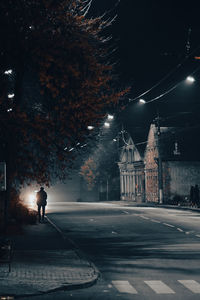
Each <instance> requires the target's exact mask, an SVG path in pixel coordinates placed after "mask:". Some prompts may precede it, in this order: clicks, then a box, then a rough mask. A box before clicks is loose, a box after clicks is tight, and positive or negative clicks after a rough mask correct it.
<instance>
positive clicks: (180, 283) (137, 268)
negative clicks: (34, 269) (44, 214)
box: [43, 203, 200, 300]
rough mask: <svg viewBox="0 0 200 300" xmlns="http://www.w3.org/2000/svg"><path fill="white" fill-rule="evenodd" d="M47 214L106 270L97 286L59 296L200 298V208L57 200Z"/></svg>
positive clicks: (64, 297)
mask: <svg viewBox="0 0 200 300" xmlns="http://www.w3.org/2000/svg"><path fill="white" fill-rule="evenodd" d="M48 216H49V218H50V219H51V220H52V221H53V222H54V223H55V224H56V225H57V226H58V227H60V228H61V229H62V231H63V232H64V234H65V235H66V236H67V237H69V238H70V239H72V240H73V241H74V242H75V244H76V245H78V247H79V248H80V249H81V250H82V251H83V252H84V253H85V254H86V256H87V257H88V258H89V259H90V260H91V261H92V262H93V263H94V264H95V265H96V266H97V268H98V269H99V271H100V272H101V278H100V279H99V281H98V282H97V284H96V285H95V286H93V287H90V288H87V289H82V290H77V291H71V292H70V291H69V292H60V293H58V294H57V296H56V299H58V300H59V299H68V298H69V299H84V300H86V299H95V300H96V299H102V297H103V298H104V300H107V299H116V298H119V299H125V300H126V299H127V300H128V299H136V300H137V299H140V300H141V299H148V300H151V299H166V300H168V299H176V300H179V299H183V300H186V299H187V300H188V299H200V213H198V212H192V211H185V210H178V209H166V208H150V207H143V208H142V207H140V208H139V207H122V206H121V207H120V206H118V205H111V204H103V203H57V204H55V205H54V206H53V205H51V206H49V208H48ZM66 297H67V298H66ZM43 299H50V298H48V297H47V298H46V297H43Z"/></svg>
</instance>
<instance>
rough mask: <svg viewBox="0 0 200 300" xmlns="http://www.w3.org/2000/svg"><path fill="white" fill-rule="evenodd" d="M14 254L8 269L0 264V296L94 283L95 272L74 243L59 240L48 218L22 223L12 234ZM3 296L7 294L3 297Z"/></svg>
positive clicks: (34, 292)
mask: <svg viewBox="0 0 200 300" xmlns="http://www.w3.org/2000/svg"><path fill="white" fill-rule="evenodd" d="M12 240H13V243H14V256H13V261H12V267H11V272H10V273H9V272H8V266H7V265H6V264H3V265H0V299H5V298H1V297H3V296H4V295H9V296H14V297H15V298H20V297H22V295H24V296H25V299H26V297H28V296H29V297H30V296H31V295H38V294H42V295H44V294H45V293H49V292H51V291H54V290H58V289H73V288H80V287H85V286H88V285H91V284H94V282H95V281H96V279H97V278H98V273H97V272H96V269H95V268H94V266H92V265H91V263H90V262H88V261H87V260H86V259H85V258H84V257H82V256H81V255H79V252H78V251H76V249H74V246H73V245H72V244H71V243H70V242H69V241H68V240H63V239H62V238H61V236H60V235H59V234H58V232H57V231H56V230H55V229H54V228H53V227H52V225H50V224H49V223H48V222H46V223H43V224H36V225H30V226H26V229H25V231H24V233H23V234H21V235H17V236H13V237H12ZM6 299H7V298H6Z"/></svg>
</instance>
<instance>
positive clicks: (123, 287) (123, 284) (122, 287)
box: [112, 280, 138, 294]
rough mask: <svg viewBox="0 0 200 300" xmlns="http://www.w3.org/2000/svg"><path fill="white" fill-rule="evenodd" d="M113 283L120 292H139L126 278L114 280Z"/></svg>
mask: <svg viewBox="0 0 200 300" xmlns="http://www.w3.org/2000/svg"><path fill="white" fill-rule="evenodd" d="M112 283H113V285H114V286H115V287H116V289H117V290H118V291H119V292H120V293H127V294H137V293H138V292H137V291H136V289H135V288H134V287H133V286H132V285H130V283H129V282H128V281H125V280H113V281H112Z"/></svg>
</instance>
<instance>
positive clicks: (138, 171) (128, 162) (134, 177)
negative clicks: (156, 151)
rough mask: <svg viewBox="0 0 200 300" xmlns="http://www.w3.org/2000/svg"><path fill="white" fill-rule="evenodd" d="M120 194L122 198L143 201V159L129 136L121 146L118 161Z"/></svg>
mask: <svg viewBox="0 0 200 300" xmlns="http://www.w3.org/2000/svg"><path fill="white" fill-rule="evenodd" d="M118 166H119V169H120V195H121V199H122V200H133V201H136V202H144V201H145V198H144V196H145V185H144V184H145V181H144V161H143V156H142V154H141V153H140V152H139V151H138V149H137V147H136V146H135V145H134V143H133V140H132V138H131V137H129V138H128V141H127V143H126V145H124V146H123V148H122V151H121V155H120V162H119V163H118Z"/></svg>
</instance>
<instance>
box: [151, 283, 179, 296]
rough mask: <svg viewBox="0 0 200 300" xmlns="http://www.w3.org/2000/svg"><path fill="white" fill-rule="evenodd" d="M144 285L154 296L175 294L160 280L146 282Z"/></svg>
mask: <svg viewBox="0 0 200 300" xmlns="http://www.w3.org/2000/svg"><path fill="white" fill-rule="evenodd" d="M145 283H146V284H147V285H148V286H149V287H150V288H151V289H152V290H154V292H156V294H175V292H174V291H173V290H172V289H171V288H170V287H168V286H167V285H166V284H165V283H164V282H162V281H161V280H148V281H145Z"/></svg>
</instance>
